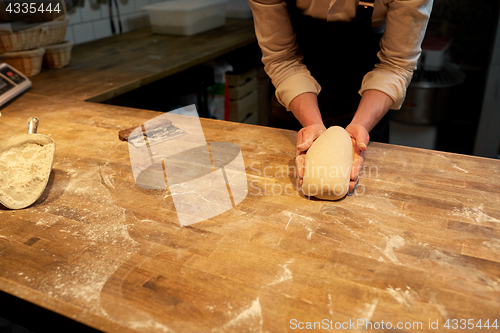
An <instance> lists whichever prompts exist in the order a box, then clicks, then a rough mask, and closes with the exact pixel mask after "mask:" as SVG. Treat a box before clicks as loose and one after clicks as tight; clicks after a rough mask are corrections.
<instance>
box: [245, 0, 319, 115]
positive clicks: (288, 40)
mask: <svg viewBox="0 0 500 333" xmlns="http://www.w3.org/2000/svg"><path fill="white" fill-rule="evenodd" d="M249 4H250V8H251V9H252V12H253V17H254V23H255V33H256V36H257V40H258V42H259V46H260V48H261V50H262V62H263V63H264V69H265V71H266V73H267V74H268V75H269V77H270V78H271V80H272V83H273V85H274V87H275V88H276V98H277V99H278V102H280V104H282V105H283V106H284V107H285V108H286V109H287V110H290V103H291V101H292V100H293V99H294V98H295V97H297V96H299V95H301V94H303V93H307V92H311V93H314V94H316V95H317V94H318V93H319V92H320V90H321V88H320V86H319V84H318V82H317V81H316V80H315V79H314V78H313V77H312V76H311V74H310V72H309V70H308V69H307V67H306V66H305V65H304V64H303V63H302V58H303V57H302V54H301V52H300V50H299V48H298V45H297V41H296V35H295V32H294V30H293V28H292V23H291V21H290V14H289V13H288V9H287V6H286V3H285V0H249Z"/></svg>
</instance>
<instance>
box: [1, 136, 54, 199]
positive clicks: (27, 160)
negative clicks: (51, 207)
mask: <svg viewBox="0 0 500 333" xmlns="http://www.w3.org/2000/svg"><path fill="white" fill-rule="evenodd" d="M54 149H55V145H54V144H53V143H50V144H46V145H44V146H42V145H39V144H37V143H32V142H29V143H25V144H23V145H22V146H20V147H16V148H11V149H9V150H7V151H4V152H2V153H0V201H2V202H3V203H5V204H6V205H8V206H9V207H11V208H23V207H25V206H27V205H29V204H31V203H32V202H33V201H34V200H35V199H36V198H38V197H39V196H40V195H41V193H42V192H43V190H44V188H45V184H46V182H47V177H48V175H49V173H50V167H51V163H52V157H53V155H54Z"/></svg>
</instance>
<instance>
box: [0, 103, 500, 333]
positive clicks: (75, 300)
mask: <svg viewBox="0 0 500 333" xmlns="http://www.w3.org/2000/svg"><path fill="white" fill-rule="evenodd" d="M158 115H159V113H155V112H150V111H141V110H132V109H126V108H119V107H113V106H104V105H97V104H92V103H86V102H77V101H74V102H71V101H67V100H58V99H55V98H47V97H42V96H37V95H34V94H25V95H24V96H22V98H20V99H18V100H17V101H15V103H12V104H11V105H9V106H8V107H7V108H5V109H3V110H2V117H1V118H0V140H3V139H6V138H8V137H10V136H11V135H14V134H18V133H23V132H24V130H25V129H24V128H25V123H26V120H27V118H28V117H30V116H37V117H39V118H40V127H39V129H38V132H39V133H43V134H50V135H51V137H52V138H53V139H54V140H55V142H56V155H55V160H54V168H53V172H52V175H51V178H50V181H49V184H48V187H47V190H46V191H45V193H44V195H43V196H42V197H41V199H40V200H39V201H38V202H37V203H36V204H35V205H34V206H32V207H30V208H28V209H24V210H19V211H10V210H5V209H3V210H0V289H1V290H2V291H4V292H7V293H9V294H11V295H14V296H16V297H19V298H22V299H24V300H27V301H29V302H32V303H35V304H37V305H39V306H42V307H44V308H46V309H49V310H51V311H54V312H56V313H59V314H62V315H65V316H67V317H69V318H72V319H73V320H76V321H78V322H81V323H84V324H86V325H89V326H92V327H94V328H97V329H100V330H103V331H108V332H288V331H294V330H295V329H298V328H301V327H304V328H308V326H307V325H309V327H313V325H316V331H325V332H328V331H332V332H333V331H350V332H358V331H359V332H361V331H368V332H369V331H381V330H382V328H381V326H380V325H385V326H382V327H384V328H387V327H388V326H387V325H388V323H390V325H391V327H392V328H400V330H399V331H405V332H426V331H437V330H432V329H430V328H429V325H430V324H431V325H436V324H435V323H436V321H437V324H438V325H439V326H438V328H439V330H438V331H442V332H444V331H457V330H458V331H460V327H464V322H465V323H466V324H465V325H466V326H467V327H469V328H470V325H474V329H464V330H462V331H479V328H477V327H476V325H477V324H478V322H479V320H481V325H484V324H485V322H486V320H489V322H488V324H489V325H490V326H491V325H493V324H494V323H497V325H499V324H500V323H498V320H499V319H500V318H499V317H500V310H499V309H500V177H499V175H500V161H498V160H491V159H484V158H477V157H471V156H463V155H455V154H449V153H443V152H436V151H429V150H422V149H413V148H405V147H399V146H393V145H385V144H377V143H373V144H371V145H370V146H369V148H368V154H367V159H366V162H365V169H364V173H363V174H362V178H361V180H360V185H359V187H358V189H357V194H356V195H354V196H352V197H347V198H346V199H344V200H342V201H339V202H327V201H319V200H308V199H306V198H304V197H302V196H301V195H299V194H298V193H297V191H296V185H295V183H296V178H295V177H294V174H293V161H294V142H295V137H296V133H294V132H291V131H285V130H277V129H271V128H265V127H259V126H251V125H244V124H237V123H230V122H221V121H213V120H202V126H203V130H204V133H205V137H206V139H207V141H209V142H217V141H226V142H232V143H235V144H237V145H238V146H239V147H240V148H241V151H242V155H243V159H244V163H245V168H246V172H247V181H248V191H249V193H248V196H247V197H246V198H245V199H244V200H243V201H242V202H241V203H240V204H238V205H237V206H236V207H234V208H233V209H231V210H229V211H227V212H225V213H223V214H221V215H219V216H216V217H213V218H211V219H209V220H206V221H203V222H200V223H196V224H192V225H190V226H188V227H180V226H179V222H178V218H177V214H176V212H175V209H174V205H173V201H172V198H171V196H170V195H169V193H168V191H165V190H163V191H162V190H146V189H142V188H139V187H138V186H137V185H136V184H135V183H134V178H133V175H132V171H131V165H130V159H129V154H128V148H127V143H126V142H121V141H119V140H118V131H119V130H122V129H125V128H128V127H132V126H136V125H140V124H141V123H143V122H144V121H146V120H149V119H151V118H154V117H156V116H158ZM382 321H383V324H382ZM315 322H316V324H314V323H315ZM447 322H448V326H449V329H448V328H446V327H445V325H446V323H447ZM352 323H356V325H355V326H352ZM367 323H369V324H367ZM419 323H420V325H419ZM358 324H361V326H358ZM318 325H321V329H319V326H318ZM347 325H349V326H347ZM365 325H368V326H365ZM370 325H371V326H370ZM377 325H378V328H379V329H376V328H377ZM398 325H399V326H398ZM342 327H343V328H342ZM370 327H371V328H372V329H370ZM434 327H435V326H434ZM454 327H455V328H456V329H455V330H454V329H453V328H454ZM336 328H337V329H336ZM366 328H368V329H366ZM484 330H485V328H482V330H481V331H484ZM490 330H491V331H495V329H493V328H491V327H490ZM394 331H398V330H394ZM486 331H489V330H486Z"/></svg>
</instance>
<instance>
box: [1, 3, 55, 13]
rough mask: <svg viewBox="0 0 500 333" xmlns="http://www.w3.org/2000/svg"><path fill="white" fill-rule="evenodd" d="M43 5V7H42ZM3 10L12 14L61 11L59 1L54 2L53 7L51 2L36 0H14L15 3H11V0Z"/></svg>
mask: <svg viewBox="0 0 500 333" xmlns="http://www.w3.org/2000/svg"><path fill="white" fill-rule="evenodd" d="M44 5H45V7H44ZM5 11H6V12H9V13H14V14H19V13H23V14H27V13H31V14H34V13H43V12H49V13H52V12H56V13H59V12H61V10H60V9H59V3H57V4H55V6H54V8H52V4H51V3H50V2H49V3H47V4H44V3H43V2H42V3H36V2H31V3H28V2H23V3H19V2H16V3H14V4H12V2H10V3H9V5H8V6H7V8H6V9H5Z"/></svg>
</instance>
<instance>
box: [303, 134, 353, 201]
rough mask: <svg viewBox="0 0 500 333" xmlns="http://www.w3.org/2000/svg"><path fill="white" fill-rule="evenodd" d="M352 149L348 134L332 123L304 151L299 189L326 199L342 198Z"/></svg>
mask: <svg viewBox="0 0 500 333" xmlns="http://www.w3.org/2000/svg"><path fill="white" fill-rule="evenodd" d="M353 158H354V150H353V147H352V141H351V137H350V136H349V134H348V133H347V132H346V130H345V129H343V128H342V127H340V126H333V127H330V128H329V129H327V130H326V131H325V132H324V133H323V134H321V135H320V137H319V138H318V139H316V141H314V143H313V144H312V146H311V148H309V150H308V151H307V153H306V158H305V169H304V182H303V185H302V192H303V193H304V194H305V195H307V196H310V197H316V198H318V199H325V200H338V199H341V198H343V197H344V196H345V195H346V194H347V191H348V189H349V180H350V175H351V168H352V162H353Z"/></svg>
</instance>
